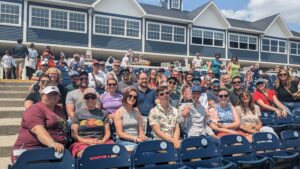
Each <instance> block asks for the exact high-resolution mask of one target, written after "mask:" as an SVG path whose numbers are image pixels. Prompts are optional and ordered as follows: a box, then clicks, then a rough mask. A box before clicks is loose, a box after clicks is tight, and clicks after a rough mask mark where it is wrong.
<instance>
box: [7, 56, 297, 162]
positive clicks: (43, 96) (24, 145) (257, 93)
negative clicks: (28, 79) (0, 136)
mask: <svg viewBox="0 0 300 169" xmlns="http://www.w3.org/2000/svg"><path fill="white" fill-rule="evenodd" d="M79 56H80V55H77V54H75V55H74V58H76V60H75V59H74V64H73V65H71V66H70V67H69V70H70V72H69V75H70V79H71V81H72V83H71V84H70V85H68V86H63V85H62V84H61V83H60V82H61V72H60V71H59V70H58V69H57V68H49V67H48V66H47V64H46V62H41V64H40V69H41V70H40V71H41V73H40V74H39V76H37V77H36V78H37V81H36V82H35V84H33V85H32V86H31V87H30V94H29V95H28V96H27V97H26V99H25V102H24V107H25V109H26V110H25V112H24V113H23V115H22V124H21V129H20V131H19V136H18V138H17V141H16V143H15V145H14V147H13V153H12V161H13V162H15V161H16V159H17V158H18V156H20V154H21V153H22V152H24V151H26V150H28V149H33V148H38V147H52V148H54V149H55V151H57V152H60V153H62V152H63V150H64V149H65V148H68V149H70V151H71V152H72V154H73V156H74V157H79V158H80V157H81V156H82V154H83V152H84V150H85V149H86V148H87V147H88V146H91V145H96V144H120V145H124V146H125V147H126V148H127V150H128V151H129V152H132V151H134V149H135V147H136V145H137V144H138V143H140V142H144V141H147V140H151V139H154V140H155V139H161V140H165V141H169V142H171V143H172V144H173V145H174V147H175V148H179V147H180V143H181V140H182V139H184V138H187V137H195V136H200V135H205V136H207V137H208V138H209V139H211V140H212V141H213V142H215V143H218V140H219V138H220V137H222V136H224V135H228V134H241V135H244V136H245V137H246V138H247V139H248V140H249V141H252V137H251V135H252V134H253V133H256V132H264V131H268V132H273V133H275V132H274V130H273V129H272V128H270V127H268V126H262V122H261V120H260V116H261V114H262V113H271V112H275V114H276V115H277V116H279V117H285V116H287V114H289V113H291V111H290V107H288V106H286V105H291V104H294V106H300V97H296V96H297V93H298V91H299V88H298V86H299V80H298V79H296V78H293V77H291V76H290V74H289V72H288V71H287V70H286V69H280V70H279V71H278V74H277V80H276V82H275V88H274V89H268V88H267V86H268V85H267V83H268V82H267V81H266V80H265V79H262V78H259V77H258V79H257V80H255V81H254V82H251V83H254V86H255V90H254V92H253V93H251V92H250V91H249V90H248V85H247V83H243V80H244V79H243V78H242V77H241V73H240V66H239V63H238V59H237V58H236V57H233V58H232V60H231V62H230V63H229V64H228V65H227V68H226V71H227V73H225V74H222V73H221V69H225V66H223V63H222V62H221V60H220V57H221V55H220V54H216V55H215V59H213V60H212V61H211V63H210V64H209V66H208V67H207V68H208V70H207V72H206V73H205V74H204V75H203V76H202V77H200V76H199V74H198V72H197V71H196V70H195V69H196V68H195V67H197V68H201V66H203V65H202V63H201V62H202V61H201V62H200V54H197V56H196V59H195V60H194V61H193V64H192V68H191V69H190V70H186V71H183V70H182V69H180V68H175V67H170V68H168V70H167V71H166V70H165V69H162V68H160V69H158V70H156V69H150V70H149V71H147V72H143V71H142V72H139V73H138V74H135V73H134V71H133V69H132V68H128V67H122V63H121V61H119V60H114V61H113V63H112V71H111V72H106V68H105V63H104V62H103V61H97V60H94V61H93V62H92V67H93V71H92V72H90V73H88V72H85V71H82V69H81V68H80V64H81V61H80V57H79ZM199 62H200V63H199ZM62 63H63V62H62ZM257 69H258V68H256V67H254V68H253V69H251V72H250V73H251V74H250V75H251V78H249V79H252V76H256V75H257V76H259V75H258V74H257V72H258V70H257ZM68 126H70V128H71V133H68ZM275 134H276V133H275ZM101 158H104V157H101Z"/></svg>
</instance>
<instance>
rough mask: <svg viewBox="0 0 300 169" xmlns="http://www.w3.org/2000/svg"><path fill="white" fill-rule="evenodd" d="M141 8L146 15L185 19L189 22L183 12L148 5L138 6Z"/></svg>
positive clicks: (185, 13)
mask: <svg viewBox="0 0 300 169" xmlns="http://www.w3.org/2000/svg"><path fill="white" fill-rule="evenodd" d="M140 5H141V7H142V8H143V9H144V10H145V12H146V13H147V14H150V15H151V14H152V15H158V16H164V17H170V18H174V19H176V18H178V19H186V20H190V19H189V17H188V15H187V13H188V12H185V11H183V12H182V11H179V10H174V9H165V8H162V7H160V6H155V5H148V4H142V3H141V4H140Z"/></svg>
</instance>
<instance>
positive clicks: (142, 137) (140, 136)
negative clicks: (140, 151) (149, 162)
mask: <svg viewBox="0 0 300 169" xmlns="http://www.w3.org/2000/svg"><path fill="white" fill-rule="evenodd" d="M138 138H139V139H141V140H142V141H146V140H148V139H149V138H148V137H146V136H145V135H144V134H140V135H139V136H138Z"/></svg>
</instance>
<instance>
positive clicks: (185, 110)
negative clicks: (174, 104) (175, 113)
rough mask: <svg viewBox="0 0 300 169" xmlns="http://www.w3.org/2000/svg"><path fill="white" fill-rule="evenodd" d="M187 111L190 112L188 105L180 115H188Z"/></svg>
mask: <svg viewBox="0 0 300 169" xmlns="http://www.w3.org/2000/svg"><path fill="white" fill-rule="evenodd" d="M189 113H190V106H186V107H184V109H183V111H182V113H181V115H182V117H184V118H186V117H187V116H188V115H189Z"/></svg>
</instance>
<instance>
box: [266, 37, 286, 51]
mask: <svg viewBox="0 0 300 169" xmlns="http://www.w3.org/2000/svg"><path fill="white" fill-rule="evenodd" d="M264 39H266V40H269V51H266V50H263V40H264ZM272 40H273V41H277V52H272V51H271V47H272V43H271V41H272ZM279 42H284V43H285V52H284V53H282V52H279V48H280V46H279ZM260 47H261V52H267V53H275V54H284V55H286V54H287V50H288V45H287V41H285V40H280V39H274V38H268V37H264V38H262V39H261V45H260Z"/></svg>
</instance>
